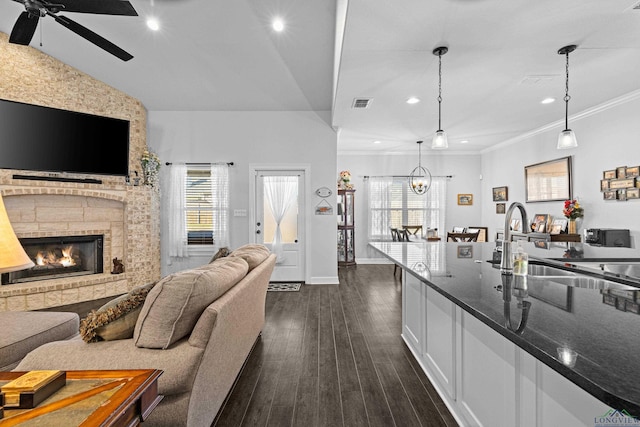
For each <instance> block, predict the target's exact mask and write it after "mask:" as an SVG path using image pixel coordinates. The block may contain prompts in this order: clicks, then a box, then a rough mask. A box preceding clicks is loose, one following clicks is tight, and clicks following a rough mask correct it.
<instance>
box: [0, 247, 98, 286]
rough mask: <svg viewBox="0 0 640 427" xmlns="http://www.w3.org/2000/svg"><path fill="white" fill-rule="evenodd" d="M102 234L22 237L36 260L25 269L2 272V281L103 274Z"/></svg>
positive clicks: (12, 281) (26, 249)
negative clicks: (31, 265)
mask: <svg viewBox="0 0 640 427" xmlns="http://www.w3.org/2000/svg"><path fill="white" fill-rule="evenodd" d="M103 240H104V236H103V235H90V236H60V237H38V238H24V239H20V243H21V244H22V247H23V248H24V250H25V252H26V253H27V255H29V257H30V258H31V260H32V261H33V262H34V264H35V265H34V266H33V267H31V268H28V269H26V270H20V271H14V272H11V273H5V274H3V275H2V284H3V285H9V284H13V283H22V282H32V281H35V280H45V279H57V278H60V277H68V276H82V275H86V274H100V273H102V267H103V261H102V251H103Z"/></svg>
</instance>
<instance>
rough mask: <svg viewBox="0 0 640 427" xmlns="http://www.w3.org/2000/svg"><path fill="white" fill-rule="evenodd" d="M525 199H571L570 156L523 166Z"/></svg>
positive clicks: (543, 200)
mask: <svg viewBox="0 0 640 427" xmlns="http://www.w3.org/2000/svg"><path fill="white" fill-rule="evenodd" d="M524 178H525V182H526V188H525V190H526V201H527V203H531V202H551V201H555V200H567V199H571V156H567V157H562V158H560V159H555V160H549V161H547V162H542V163H536V164H534V165H529V166H525V167H524Z"/></svg>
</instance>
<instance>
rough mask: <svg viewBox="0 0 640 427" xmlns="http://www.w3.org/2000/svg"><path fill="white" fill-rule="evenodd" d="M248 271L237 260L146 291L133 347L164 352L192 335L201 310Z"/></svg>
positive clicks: (165, 280)
mask: <svg viewBox="0 0 640 427" xmlns="http://www.w3.org/2000/svg"><path fill="white" fill-rule="evenodd" d="M248 270H249V266H248V264H247V262H246V261H245V260H244V259H242V258H239V257H236V258H235V259H230V260H227V259H225V261H224V262H217V261H216V262H214V263H212V264H210V265H209V266H208V268H195V269H191V270H185V271H181V272H178V273H174V274H171V275H169V276H167V277H165V278H163V279H161V280H160V281H159V282H158V283H157V284H156V285H155V286H154V287H153V289H152V290H151V291H150V292H149V295H147V299H146V301H145V302H144V305H143V306H142V311H141V312H140V316H139V317H138V320H137V322H136V326H135V329H134V332H133V340H134V343H135V345H136V346H138V347H145V348H162V349H166V348H168V347H169V346H170V345H171V344H173V343H174V342H176V341H178V340H179V339H180V338H182V337H185V336H187V335H189V334H190V333H191V330H192V329H193V327H194V326H195V324H196V322H197V321H198V318H199V317H200V315H201V314H202V312H203V311H204V309H205V308H206V307H207V306H208V305H209V304H211V303H212V302H213V301H215V300H216V299H217V298H218V297H219V296H220V295H222V294H224V293H225V292H226V291H227V290H229V288H231V287H232V286H233V285H235V284H236V283H238V282H239V281H240V280H241V279H242V278H243V277H244V276H245V275H246V274H247V271H248Z"/></svg>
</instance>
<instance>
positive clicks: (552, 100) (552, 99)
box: [540, 98, 556, 104]
mask: <svg viewBox="0 0 640 427" xmlns="http://www.w3.org/2000/svg"><path fill="white" fill-rule="evenodd" d="M540 102H541V103H542V104H551V103H552V102H556V99H555V98H545V99H543V100H542V101H540Z"/></svg>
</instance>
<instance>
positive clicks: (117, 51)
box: [49, 13, 133, 61]
mask: <svg viewBox="0 0 640 427" xmlns="http://www.w3.org/2000/svg"><path fill="white" fill-rule="evenodd" d="M49 15H50V16H53V18H54V19H55V20H56V22H58V23H59V24H61V25H63V26H65V27H67V28H68V29H70V30H71V31H73V32H74V33H76V34H78V35H79V36H80V37H83V38H85V39H87V40H89V41H90V42H91V43H93V44H95V45H96V46H98V47H100V48H102V49H104V50H106V51H107V52H109V53H110V54H112V55H115V56H117V57H118V58H120V59H122V60H123V61H128V60H130V59H131V58H133V55H131V54H130V53H127V52H125V51H124V50H122V49H121V48H119V47H118V46H116V45H115V44H113V43H111V42H110V41H109V40H107V39H105V38H104V37H102V36H100V35H98V34H96V33H94V32H93V31H91V30H90V29H88V28H87V27H83V26H82V25H80V24H78V23H77V22H75V21H72V20H71V19H69V18H67V17H66V16H56V15H54V14H51V13H50V14H49Z"/></svg>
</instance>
